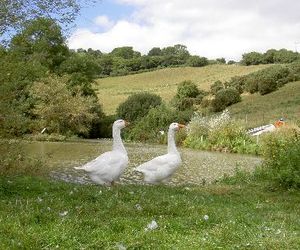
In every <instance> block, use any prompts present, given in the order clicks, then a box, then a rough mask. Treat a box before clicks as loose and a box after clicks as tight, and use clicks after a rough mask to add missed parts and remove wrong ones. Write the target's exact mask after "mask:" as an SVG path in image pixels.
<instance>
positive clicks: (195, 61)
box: [187, 56, 208, 67]
mask: <svg viewBox="0 0 300 250" xmlns="http://www.w3.org/2000/svg"><path fill="white" fill-rule="evenodd" d="M187 65H188V66H191V67H203V66H206V65H208V60H207V58H206V57H200V56H190V57H189V59H188V60H187Z"/></svg>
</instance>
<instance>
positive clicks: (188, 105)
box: [171, 81, 207, 111]
mask: <svg viewBox="0 0 300 250" xmlns="http://www.w3.org/2000/svg"><path fill="white" fill-rule="evenodd" d="M206 95H207V93H206V92H205V91H203V90H199V89H198V87H197V85H196V84H195V83H193V82H192V81H183V82H181V83H180V84H179V85H178V88H177V93H176V95H175V97H174V98H173V100H172V101H171V102H172V104H173V106H175V108H176V109H177V110H179V111H184V110H188V109H192V107H193V105H194V104H200V103H201V101H202V99H203V97H204V96H206Z"/></svg>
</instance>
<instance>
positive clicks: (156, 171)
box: [135, 123, 184, 184]
mask: <svg viewBox="0 0 300 250" xmlns="http://www.w3.org/2000/svg"><path fill="white" fill-rule="evenodd" d="M182 127H184V125H182V124H178V123H172V124H171V125H170V127H169V131H168V153H167V154H165V155H161V156H158V157H156V158H154V159H152V160H150V161H148V162H145V163H143V164H141V165H139V166H138V167H137V168H135V170H136V171H138V172H141V173H143V175H144V181H145V182H147V183H152V184H157V183H160V182H166V181H168V180H169V179H170V177H171V176H172V175H173V174H174V172H175V171H176V169H177V168H178V167H179V166H180V164H181V157H180V154H179V152H178V150H177V148H176V144H175V132H176V131H177V130H178V129H179V128H182Z"/></svg>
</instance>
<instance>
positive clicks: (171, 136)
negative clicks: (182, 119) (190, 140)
mask: <svg viewBox="0 0 300 250" xmlns="http://www.w3.org/2000/svg"><path fill="white" fill-rule="evenodd" d="M168 153H178V151H177V148H176V144H175V131H174V130H172V129H169V131H168Z"/></svg>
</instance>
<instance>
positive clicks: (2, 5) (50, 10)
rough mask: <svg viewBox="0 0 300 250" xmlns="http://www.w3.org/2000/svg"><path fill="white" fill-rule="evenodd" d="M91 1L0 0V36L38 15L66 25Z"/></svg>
mask: <svg viewBox="0 0 300 250" xmlns="http://www.w3.org/2000/svg"><path fill="white" fill-rule="evenodd" d="M93 2H95V0H83V1H80V0H55V1H48V0H1V1H0V36H1V35H3V34H5V33H7V32H10V31H12V30H15V29H19V28H20V27H22V25H23V24H24V23H25V22H27V21H28V20H33V19H36V18H39V17H47V18H50V19H53V20H55V21H57V22H58V23H60V24H63V25H65V26H67V25H68V24H70V23H71V22H73V21H74V20H75V18H76V16H77V15H78V14H79V10H80V8H81V7H82V6H83V5H85V4H88V3H93Z"/></svg>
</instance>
